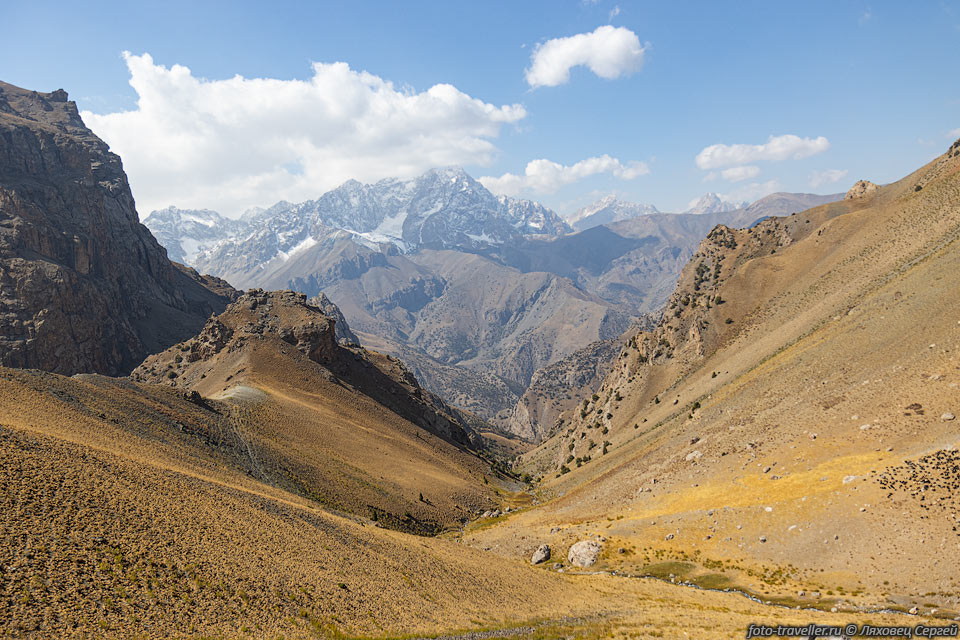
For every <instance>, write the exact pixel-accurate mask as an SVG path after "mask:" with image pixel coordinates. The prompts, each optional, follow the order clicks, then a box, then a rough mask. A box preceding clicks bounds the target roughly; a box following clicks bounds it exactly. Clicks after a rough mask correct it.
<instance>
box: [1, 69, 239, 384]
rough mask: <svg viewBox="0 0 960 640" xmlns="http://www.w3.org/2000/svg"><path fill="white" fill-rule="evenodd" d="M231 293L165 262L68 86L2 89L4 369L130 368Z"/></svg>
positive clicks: (115, 163) (114, 160)
mask: <svg viewBox="0 0 960 640" xmlns="http://www.w3.org/2000/svg"><path fill="white" fill-rule="evenodd" d="M232 295H233V292H232V289H231V288H230V287H229V286H228V285H226V284H225V283H223V282H220V281H217V280H215V279H210V278H201V277H200V276H198V275H197V274H196V272H195V271H192V270H189V269H180V268H178V267H177V266H175V265H174V264H173V263H171V262H170V260H168V259H167V254H166V251H165V250H164V249H163V248H162V247H161V246H160V245H159V244H158V243H157V241H156V240H155V239H154V238H153V236H151V235H150V232H149V231H148V230H147V229H146V227H144V226H142V225H141V224H140V223H139V221H138V218H137V212H136V209H135V207H134V201H133V196H132V195H131V193H130V187H129V185H128V183H127V178H126V175H125V174H124V172H123V167H122V166H121V163H120V158H119V157H118V156H116V155H115V154H113V153H110V151H109V149H108V148H107V145H106V144H105V143H104V142H103V141H102V140H100V139H99V138H97V137H96V136H95V135H94V134H93V133H92V132H91V131H90V130H89V129H88V128H87V127H86V126H85V125H84V124H83V121H82V120H81V119H80V116H79V114H78V112H77V106H76V104H75V103H73V102H70V101H68V100H67V94H66V92H65V91H63V90H57V91H54V92H52V93H38V92H35V91H27V90H25V89H20V88H18V87H14V86H12V85H9V84H6V83H0V364H3V365H6V366H14V367H28V368H37V369H46V370H48V371H54V372H57V373H64V374H72V373H77V372H98V373H106V374H111V375H116V374H123V373H127V372H128V371H130V370H131V369H132V368H133V367H134V366H136V365H137V364H138V363H139V362H140V361H141V360H142V359H143V358H144V356H146V355H147V354H148V353H151V352H154V351H158V350H160V349H162V348H164V347H166V346H169V345H170V344H172V343H174V342H177V341H178V340H182V339H184V338H186V337H188V336H190V335H193V334H194V333H196V331H197V330H199V329H200V327H202V326H203V322H204V320H205V319H206V318H207V317H208V316H209V315H210V314H211V313H214V312H219V311H221V310H222V309H223V308H224V306H225V305H226V302H227V301H228V299H229V298H230V297H231V296H232Z"/></svg>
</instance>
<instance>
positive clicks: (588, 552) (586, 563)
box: [567, 540, 603, 567]
mask: <svg viewBox="0 0 960 640" xmlns="http://www.w3.org/2000/svg"><path fill="white" fill-rule="evenodd" d="M602 551H603V545H602V544H600V543H599V542H597V541H596V540H581V541H580V542H577V543H575V544H574V545H572V546H571V547H570V551H569V552H568V553H567V561H568V562H569V563H570V564H572V565H573V566H575V567H592V566H593V565H594V564H596V562H597V559H598V558H599V557H600V553H601V552H602Z"/></svg>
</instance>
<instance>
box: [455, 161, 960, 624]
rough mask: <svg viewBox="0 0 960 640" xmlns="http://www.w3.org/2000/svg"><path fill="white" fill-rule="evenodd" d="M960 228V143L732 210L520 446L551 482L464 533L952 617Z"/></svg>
mask: <svg viewBox="0 0 960 640" xmlns="http://www.w3.org/2000/svg"><path fill="white" fill-rule="evenodd" d="M958 238H960V144H955V145H954V146H953V147H951V149H950V151H949V152H948V153H947V154H946V155H944V156H941V157H939V158H937V159H936V160H934V161H933V162H931V163H930V164H929V165H927V166H925V167H923V168H922V169H920V170H919V171H917V172H915V173H914V174H912V175H910V176H908V177H906V178H904V179H903V180H901V181H899V182H897V183H894V184H891V185H888V186H886V187H881V188H880V189H879V190H877V191H874V192H868V193H867V194H866V195H865V196H863V197H859V198H852V199H848V200H844V201H843V202H839V203H834V204H829V205H825V206H822V207H817V208H815V209H811V210H809V211H806V212H803V213H801V214H797V215H793V216H788V217H785V218H778V219H771V220H767V221H765V222H764V223H761V224H760V225H757V226H756V227H754V228H753V229H750V230H731V229H726V228H718V229H717V230H715V231H714V232H712V233H711V237H710V238H708V239H707V240H705V241H704V243H703V245H702V246H701V248H700V250H699V251H698V253H697V254H696V255H695V256H694V259H693V260H692V261H691V263H690V265H689V266H688V267H687V269H686V270H685V271H684V275H683V277H682V278H681V280H680V282H679V284H678V287H677V290H676V292H675V293H674V295H673V297H672V298H671V302H670V304H669V305H668V309H667V311H666V312H665V314H664V319H663V320H662V321H661V324H660V325H659V326H658V328H657V329H656V330H655V331H654V332H652V333H643V334H640V335H639V336H638V337H637V338H636V339H634V340H631V341H630V342H628V343H627V344H626V345H624V348H623V349H622V351H621V354H620V356H619V358H618V360H617V362H616V364H615V366H614V369H613V371H612V372H611V374H610V375H609V376H608V378H607V380H606V381H605V383H604V385H603V387H602V388H601V389H599V390H598V391H597V392H596V394H595V398H594V397H591V398H586V399H585V402H584V403H582V404H581V406H580V407H579V409H580V411H578V412H577V414H576V415H575V416H572V419H569V421H568V422H567V423H566V426H565V428H564V429H563V430H562V431H561V433H560V434H558V436H557V437H555V438H553V439H552V440H551V441H549V442H547V443H545V444H544V445H543V446H541V447H540V448H539V449H537V450H536V451H534V452H531V453H530V454H528V455H527V456H526V458H525V462H526V465H527V468H528V469H530V470H532V471H533V472H535V473H542V474H544V476H545V478H546V483H545V486H544V487H543V496H542V498H544V499H547V498H552V500H550V501H549V502H548V503H547V504H544V505H543V506H542V507H540V508H538V509H535V510H531V511H528V512H524V513H522V514H519V515H517V516H514V517H511V518H510V519H509V520H508V521H507V522H505V523H503V524H502V525H500V526H498V527H494V528H486V529H483V530H481V531H477V532H476V533H474V534H471V535H469V536H468V540H469V541H470V542H471V543H473V544H476V545H480V546H484V547H492V548H497V549H499V551H500V552H501V553H503V554H505V555H508V556H509V555H526V554H527V553H530V552H531V551H532V548H534V547H535V546H536V544H539V543H541V542H549V543H550V544H551V545H555V546H556V547H557V548H559V549H564V548H565V547H566V546H567V545H569V544H570V543H571V542H572V541H574V540H576V539H579V538H581V537H583V536H584V535H586V534H587V533H595V534H597V535H601V534H602V535H603V536H604V537H605V538H607V542H606V552H605V554H606V555H605V559H604V561H603V564H602V565H601V566H603V567H605V568H607V569H619V570H623V571H630V572H637V573H641V574H654V575H657V574H659V573H663V572H666V573H668V574H670V573H672V574H674V575H676V576H684V577H689V578H691V579H694V580H697V581H702V582H703V583H705V584H712V585H736V586H740V587H743V588H745V589H748V590H750V591H752V592H754V593H756V594H758V595H759V596H760V597H764V598H769V599H774V598H780V599H783V600H784V601H785V602H790V603H792V602H795V601H796V602H799V603H803V604H811V605H817V606H821V607H834V606H836V607H839V608H841V609H850V610H853V609H857V608H863V607H876V606H882V607H890V608H901V609H908V608H911V607H913V606H917V607H918V608H919V609H920V610H925V611H931V610H937V615H945V616H948V617H955V616H957V613H958V610H960V577H958V573H957V571H956V563H957V560H958V558H960V497H958V496H960V454H958V453H957V447H958V446H960V427H958V423H957V421H956V419H954V418H953V415H954V414H960V360H958V354H960V339H958V338H960V308H958V306H957V299H958V294H960V285H958V280H957V277H956V274H957V273H960V243H958ZM718 296H719V299H718ZM728 319H729V322H728ZM591 442H593V443H594V444H593V446H591V444H590V443H591ZM604 443H607V444H604ZM604 449H606V454H604V452H603V451H604ZM578 458H579V465H578V463H577V459H578ZM587 458H589V460H587ZM564 466H565V467H566V468H567V469H570V472H568V473H567V472H564V468H563V467H564ZM518 531H524V532H525V533H526V535H527V540H526V541H525V543H519V542H518V541H517V532H518ZM621 548H622V549H623V553H618V550H619V549H621ZM800 592H802V593H803V596H798V595H797V594H798V593H800Z"/></svg>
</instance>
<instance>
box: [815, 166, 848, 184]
mask: <svg viewBox="0 0 960 640" xmlns="http://www.w3.org/2000/svg"><path fill="white" fill-rule="evenodd" d="M846 176H847V170H846V169H827V170H825V171H814V172H813V173H811V174H810V186H811V187H813V188H814V189H816V188H817V187H822V186H823V185H825V184H833V183H834V182H840V181H841V180H843V179H844V178H845V177H846Z"/></svg>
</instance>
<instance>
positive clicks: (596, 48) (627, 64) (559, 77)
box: [526, 25, 644, 87]
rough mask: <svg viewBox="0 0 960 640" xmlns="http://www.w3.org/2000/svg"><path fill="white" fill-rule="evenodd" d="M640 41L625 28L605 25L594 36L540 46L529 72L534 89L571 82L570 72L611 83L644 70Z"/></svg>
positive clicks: (533, 57)
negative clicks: (586, 73) (583, 72)
mask: <svg viewBox="0 0 960 640" xmlns="http://www.w3.org/2000/svg"><path fill="white" fill-rule="evenodd" d="M643 53H644V48H643V46H642V45H641V44H640V38H638V37H637V34H635V33H634V32H633V31H630V30H629V29H627V28H626V27H613V26H610V25H604V26H602V27H597V28H596V29H595V30H594V31H593V32H591V33H578V34H577V35H575V36H570V37H568V38H554V39H553V40H547V41H546V42H544V43H542V44H539V45H537V47H536V49H534V51H533V55H532V56H531V57H530V68H529V69H527V71H526V77H527V83H528V84H529V85H530V86H531V87H555V86H557V85H561V84H565V83H567V82H568V81H569V80H570V69H572V68H573V67H577V66H584V67H587V68H589V69H590V70H591V71H593V72H594V73H595V74H597V75H598V76H600V77H601V78H606V79H608V80H612V79H613V78H619V77H620V76H622V75H630V74H631V73H634V72H636V71H639V70H640V67H642V66H643Z"/></svg>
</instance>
